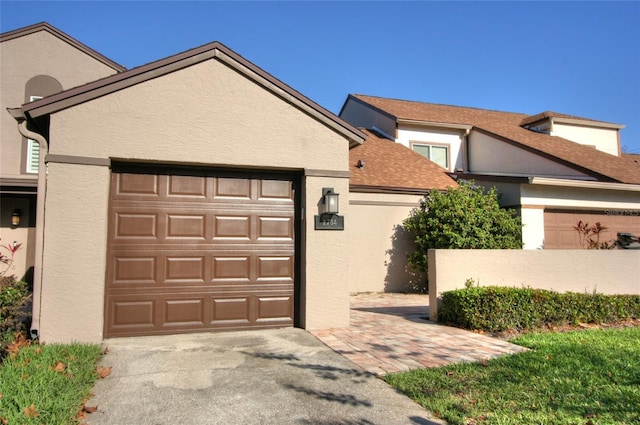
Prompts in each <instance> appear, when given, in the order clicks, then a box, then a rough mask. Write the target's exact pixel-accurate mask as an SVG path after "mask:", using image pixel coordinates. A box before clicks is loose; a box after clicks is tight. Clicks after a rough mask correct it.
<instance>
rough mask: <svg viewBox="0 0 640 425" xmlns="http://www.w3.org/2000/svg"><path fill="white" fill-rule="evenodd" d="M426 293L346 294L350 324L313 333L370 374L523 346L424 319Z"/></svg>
mask: <svg viewBox="0 0 640 425" xmlns="http://www.w3.org/2000/svg"><path fill="white" fill-rule="evenodd" d="M428 315H429V297H428V295H417V294H388V293H385V294H358V295H352V296H351V326H350V327H348V328H333V329H323V330H317V331H312V332H311V333H312V334H313V335H315V336H316V337H317V338H318V339H320V340H321V341H322V342H324V343H325V344H326V345H328V346H329V347H331V348H332V349H333V350H334V351H336V352H338V353H340V354H342V355H343V356H345V357H346V358H348V359H349V360H351V361H352V362H354V363H356V364H358V365H359V366H361V367H362V368H364V369H365V370H367V371H368V372H370V373H373V374H375V375H384V374H386V373H389V372H398V371H404V370H410V369H417V368H425V367H436V366H443V365H446V364H449V363H454V362H463V361H482V360H487V359H490V358H494V357H498V356H501V355H503V354H512V353H517V352H519V351H523V350H525V349H524V348H522V347H520V346H517V345H514V344H510V343H508V342H506V341H503V340H500V339H496V338H491V337H488V336H485V335H481V334H477V333H474V332H469V331H465V330H463V329H458V328H452V327H449V326H442V325H439V324H437V323H435V322H431V321H429V320H425V318H426V317H427V316H428Z"/></svg>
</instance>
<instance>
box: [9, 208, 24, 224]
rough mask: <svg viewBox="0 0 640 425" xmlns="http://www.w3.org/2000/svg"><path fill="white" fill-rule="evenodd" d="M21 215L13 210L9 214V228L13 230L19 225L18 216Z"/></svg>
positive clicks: (18, 211) (20, 212)
mask: <svg viewBox="0 0 640 425" xmlns="http://www.w3.org/2000/svg"><path fill="white" fill-rule="evenodd" d="M21 215H22V211H20V210H13V212H12V213H11V227H12V228H13V229H15V228H16V227H18V226H19V225H20V216H21Z"/></svg>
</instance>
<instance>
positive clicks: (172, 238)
mask: <svg viewBox="0 0 640 425" xmlns="http://www.w3.org/2000/svg"><path fill="white" fill-rule="evenodd" d="M294 218H295V194H294V184H293V178H290V177H289V178H284V177H281V176H269V177H265V176H260V178H256V177H250V176H247V175H221V174H220V173H217V174H211V173H197V172H194V171H189V172H184V171H181V172H178V171H176V170H171V171H160V172H158V171H154V172H149V171H148V170H145V169H142V170H131V169H127V170H126V171H119V170H117V169H114V172H113V174H112V180H111V204H110V223H109V241H108V252H107V256H108V257H107V261H108V266H107V276H106V308H105V316H106V317H105V336H106V337H113V336H131V335H153V334H171V333H181V332H198V331H206V330H212V329H249V328H251V329H254V328H268V327H282V326H291V325H292V324H293V309H294V261H295V260H294V259H295V255H294V254H295V252H294V251H295V237H294V221H295V220H294Z"/></svg>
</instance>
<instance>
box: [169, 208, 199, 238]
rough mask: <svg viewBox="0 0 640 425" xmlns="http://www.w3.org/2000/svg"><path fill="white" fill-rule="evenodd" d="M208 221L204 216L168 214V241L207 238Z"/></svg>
mask: <svg viewBox="0 0 640 425" xmlns="http://www.w3.org/2000/svg"><path fill="white" fill-rule="evenodd" d="M206 222H207V219H206V217H205V216H204V215H202V214H190V215H186V214H167V220H166V223H167V230H166V233H165V234H166V239H175V238H179V239H193V238H195V239H201V240H205V239H206V238H207V232H206V229H207V226H206Z"/></svg>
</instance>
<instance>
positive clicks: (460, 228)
mask: <svg viewBox="0 0 640 425" xmlns="http://www.w3.org/2000/svg"><path fill="white" fill-rule="evenodd" d="M404 226H405V228H406V229H407V230H408V231H409V232H411V234H412V235H413V241H414V242H415V245H416V250H415V252H413V253H411V254H410V255H409V265H410V266H411V267H412V268H414V269H416V270H419V271H426V270H427V250H428V249H429V248H434V249H520V248H522V223H521V220H520V217H519V215H518V214H517V212H516V211H514V210H507V209H503V208H500V205H499V202H498V192H497V190H496V189H495V188H492V189H490V190H489V191H486V192H485V190H484V189H483V188H482V187H478V186H475V185H473V182H462V183H461V184H460V186H459V187H457V188H451V187H450V188H448V189H447V191H446V192H440V191H437V190H432V191H431V193H429V194H428V195H427V196H425V197H424V199H423V200H422V201H421V202H420V206H419V207H418V208H416V209H414V210H413V211H412V213H411V215H410V216H409V218H407V219H406V220H405V221H404Z"/></svg>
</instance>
